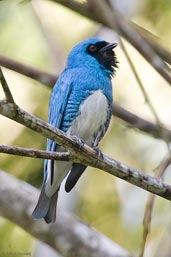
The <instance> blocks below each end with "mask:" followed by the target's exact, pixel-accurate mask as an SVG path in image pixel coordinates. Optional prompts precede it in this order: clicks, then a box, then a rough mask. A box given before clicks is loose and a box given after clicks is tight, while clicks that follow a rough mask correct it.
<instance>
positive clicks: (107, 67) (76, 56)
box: [67, 38, 118, 76]
mask: <svg viewBox="0 0 171 257" xmlns="http://www.w3.org/2000/svg"><path fill="white" fill-rule="evenodd" d="M116 46H117V44H116V43H112V44H110V43H108V42H106V41H104V40H101V39H98V38H89V39H86V40H84V41H82V42H80V43H78V44H77V45H75V46H74V47H73V48H72V49H71V51H70V53H69V55H68V59H67V68H76V67H90V68H100V69H102V70H104V71H105V72H106V73H107V74H108V75H109V76H111V75H113V73H114V71H115V68H117V63H118V62H117V58H116V55H115V52H114V51H113V48H115V47H116Z"/></svg>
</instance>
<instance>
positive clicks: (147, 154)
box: [0, 0, 171, 257]
mask: <svg viewBox="0 0 171 257" xmlns="http://www.w3.org/2000/svg"><path fill="white" fill-rule="evenodd" d="M113 2H115V1H113ZM116 2H117V6H118V8H120V10H121V11H123V12H124V13H125V15H127V16H128V17H129V18H131V19H132V20H133V21H134V22H136V23H138V24H139V25H141V26H142V27H144V28H146V29H148V30H150V31H151V32H152V33H154V34H155V35H156V36H158V37H160V38H161V36H162V44H163V45H164V46H165V47H167V48H168V49H169V48H170V50H171V46H170V45H169V44H168V42H171V33H170V24H171V2H170V0H165V1H163V0H145V1H142V2H143V4H142V3H140V2H141V1H138V0H131V1H129V0H123V1H119V3H118V1H116ZM116 2H115V4H116ZM125 10H127V11H126V12H125ZM93 35H99V36H100V37H102V38H104V39H105V40H108V41H117V40H118V39H117V36H116V35H115V34H114V33H113V32H111V31H109V30H106V29H102V28H101V27H100V26H99V25H98V24H95V23H94V22H91V21H90V20H88V19H86V18H84V17H82V16H80V15H78V14H76V13H74V12H73V11H71V10H69V9H67V8H64V7H62V6H61V5H58V4H56V3H53V2H51V1H45V0H44V1H38V0H37V1H33V2H31V1H19V0H18V1H17V0H6V1H5V0H4V1H0V38H1V39H0V55H4V56H7V57H10V58H12V59H15V60H17V61H20V62H23V63H24V64H28V65H31V66H33V67H35V68H39V69H42V70H44V71H46V72H49V73H52V74H55V75H58V74H59V72H60V71H61V70H62V69H63V67H64V64H65V59H66V56H67V53H68V51H69V50H70V48H71V47H72V46H73V44H75V43H77V42H78V41H80V40H82V39H84V38H86V37H89V36H93ZM125 45H126V48H127V50H128V53H129V54H130V56H131V58H132V61H133V63H134V64H135V67H136V68H137V71H138V74H139V76H140V78H141V80H142V82H143V84H144V86H145V88H146V90H147V91H148V94H149V97H150V99H151V101H152V103H153V106H154V108H155V110H156V112H157V114H158V116H159V117H160V120H161V122H162V123H163V124H166V125H167V126H168V128H170V127H171V120H170V117H171V104H170V102H171V90H170V87H169V86H168V85H167V83H166V82H165V81H164V80H163V79H162V78H161V77H160V76H159V75H158V74H157V73H156V71H154V69H153V68H152V67H151V66H150V65H149V64H148V63H147V62H146V61H145V60H144V59H143V58H142V57H141V56H140V55H139V54H138V53H137V52H136V51H135V49H133V48H132V47H131V46H130V45H128V44H127V43H126V44H125ZM116 53H117V56H118V60H119V69H118V71H117V74H116V77H115V78H114V79H113V92H114V101H116V102H118V103H119V104H120V105H122V106H123V107H125V108H126V109H128V110H130V111H132V112H134V113H135V114H137V115H140V116H141V117H143V118H145V119H147V120H151V121H154V122H155V119H154V117H153V115H152V114H151V112H150V110H149V107H148V103H147V102H146V101H145V100H144V98H143V95H142V93H141V90H140V88H139V87H138V85H137V83H136V80H135V78H134V75H133V73H132V71H131V68H130V67H129V65H128V63H127V60H126V59H125V56H124V54H123V52H122V50H121V49H120V47H117V49H116ZM3 72H4V74H5V77H6V79H7V81H8V84H9V86H10V89H11V91H12V93H13V96H14V99H15V101H16V103H17V104H18V105H20V106H21V107H22V108H23V109H25V110H27V111H28V112H30V113H33V114H35V115H37V116H38V117H40V118H42V119H44V120H47V109H48V101H49V95H50V88H49V87H48V86H47V85H43V84H40V83H39V82H36V81H34V80H32V79H29V78H27V77H25V76H22V75H20V74H19V73H16V72H13V71H10V70H8V69H5V68H3ZM0 96H1V98H2V97H3V92H2V90H1V89H0ZM0 142H1V143H4V144H10V145H16V146H23V147H31V148H38V149H44V148H45V144H46V140H45V139H44V138H43V137H41V136H39V135H38V134H36V133H33V132H32V131H31V130H29V129H27V128H24V127H22V126H21V125H19V124H17V123H15V122H12V121H11V120H8V119H7V118H4V117H0ZM100 148H101V149H102V151H104V152H105V153H106V154H108V155H110V156H111V157H113V158H115V159H117V160H119V161H121V162H124V163H126V164H128V165H130V166H132V167H135V168H138V169H141V170H143V171H144V172H148V173H149V174H153V171H154V169H155V168H156V167H157V166H158V165H159V163H160V162H161V160H162V159H163V157H164V156H165V155H166V154H167V152H168V149H167V146H166V144H165V143H164V142H163V141H161V140H157V139H153V138H151V137H149V136H148V135H144V134H142V133H140V132H137V131H135V130H133V129H131V128H129V127H127V126H126V124H125V123H124V122H123V121H121V120H119V119H118V118H115V117H113V119H112V122H111V125H110V128H109V130H108V133H107V135H106V136H105V138H104V139H103V140H102V143H101V145H100ZM0 169H2V170H5V171H6V172H9V173H12V174H14V175H15V176H17V177H18V178H21V179H23V180H25V181H27V182H29V183H31V184H32V185H34V186H37V187H40V185H41V182H42V176H43V161H42V160H39V159H31V158H24V157H15V156H9V155H3V154H1V156H0ZM170 171H171V170H170V168H168V169H167V172H166V173H165V179H166V181H167V182H171V176H170ZM146 199H147V193H146V192H145V191H143V190H141V189H139V188H137V187H135V186H133V185H130V184H128V183H126V182H124V181H121V180H119V179H115V178H114V177H113V176H110V175H108V174H106V173H104V172H102V171H99V170H95V169H93V168H87V170H86V172H85V174H84V176H83V177H82V178H81V180H80V182H79V183H78V185H77V187H76V188H75V189H74V190H73V192H72V193H71V194H66V193H65V192H64V190H63V189H62V190H61V193H60V199H59V207H61V208H65V209H67V210H68V211H71V212H75V213H76V214H77V215H78V216H79V217H80V218H81V219H82V220H83V221H84V222H86V223H88V224H90V225H92V226H94V227H95V228H97V229H98V230H99V231H101V232H102V233H104V234H105V235H107V236H108V237H110V238H111V239H112V240H114V241H115V242H117V243H118V244H120V245H121V246H123V247H124V248H126V249H128V251H130V252H131V253H138V252H139V251H140V247H141V242H142V229H143V226H142V221H143V214H144V209H145V204H146ZM170 213H171V206H170V203H169V201H166V200H163V199H161V198H158V197H157V198H156V201H155V206H154V211H153V218H152V229H151V234H150V237H149V240H148V242H147V247H146V254H145V256H149V257H152V256H160V257H161V256H162V257H165V256H166V257H167V256H170V255H158V254H157V253H158V252H159V251H158V249H159V248H160V250H161V247H163V251H162V253H164V249H166V242H167V240H164V242H165V244H163V243H162V242H163V238H165V237H167V239H168V238H169V237H170V233H168V230H169V229H170V224H171V223H170V222H171V220H170V219H171V215H170ZM168 242H169V240H168ZM168 244H169V243H168ZM167 246H168V245H167ZM36 247H37V246H36V243H35V240H34V238H32V237H31V236H29V235H28V234H27V233H26V232H24V231H23V230H21V229H20V228H18V227H16V226H15V225H14V224H11V223H10V222H9V221H7V220H5V219H3V218H1V219H0V250H1V252H4V253H5V252H6V253H7V252H10V251H13V252H16V253H17V252H18V256H21V252H23V253H24V252H27V253H29V254H30V255H31V256H38V252H39V251H35V249H36ZM39 247H40V245H39ZM169 249H170V248H169ZM19 253H20V254H19ZM4 256H8V255H4ZM15 256H17V255H15ZM43 256H44V257H46V254H45V252H44V255H43Z"/></svg>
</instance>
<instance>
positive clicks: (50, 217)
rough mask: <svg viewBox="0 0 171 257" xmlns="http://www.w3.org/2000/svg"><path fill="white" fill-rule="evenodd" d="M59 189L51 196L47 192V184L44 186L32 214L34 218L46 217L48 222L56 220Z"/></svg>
mask: <svg viewBox="0 0 171 257" xmlns="http://www.w3.org/2000/svg"><path fill="white" fill-rule="evenodd" d="M58 191H59V189H58V190H57V191H56V192H55V193H54V195H53V196H52V197H50V198H49V197H48V196H47V195H46V193H45V186H43V187H42V190H41V193H40V196H39V200H38V203H37V205H36V207H35V209H34V211H33V214H32V218H33V219H41V218H44V220H45V221H46V223H48V224H49V223H51V222H55V221H56V204H57V198H58Z"/></svg>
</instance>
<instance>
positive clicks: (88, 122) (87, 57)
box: [32, 37, 118, 224]
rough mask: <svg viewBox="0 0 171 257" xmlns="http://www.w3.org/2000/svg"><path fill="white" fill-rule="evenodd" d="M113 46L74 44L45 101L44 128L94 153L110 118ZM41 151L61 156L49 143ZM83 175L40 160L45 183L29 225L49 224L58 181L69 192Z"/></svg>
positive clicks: (75, 166)
mask: <svg viewBox="0 0 171 257" xmlns="http://www.w3.org/2000/svg"><path fill="white" fill-rule="evenodd" d="M116 46H117V43H109V42H107V41H105V40H103V39H100V38H96V37H91V38H88V39H85V40H83V41H81V42H80V43H78V44H76V45H75V46H74V47H73V48H72V49H71V51H70V52H69V54H68V57H67V61H66V66H65V68H64V70H63V72H62V73H61V74H60V76H59V77H58V79H57V82H56V83H55V85H54V87H53V89H52V92H51V95H50V100H49V110H48V123H49V124H50V125H52V126H54V127H56V128H59V129H60V130H62V131H64V132H65V133H66V134H67V135H70V136H73V137H76V138H77V139H79V140H81V142H84V143H85V144H87V145H89V146H90V147H94V148H96V149H98V144H99V142H100V140H101V139H102V138H103V136H104V134H105V133H106V131H107V129H108V127H109V123H110V119H111V114H112V102H113V94H112V82H111V79H112V77H113V76H114V75H115V71H116V68H117V67H118V65H117V64H118V61H117V57H116V54H115V52H114V50H113V49H114V48H115V47H116ZM46 150H47V151H52V152H55V151H57V152H64V151H66V149H65V148H64V147H63V146H60V145H58V144H57V143H56V142H54V141H52V140H51V139H47V147H46ZM99 151H100V150H99ZM85 169H86V166H85V165H83V164H81V163H72V162H63V161H62V162H60V161H54V160H47V159H46V160H44V179H43V183H42V188H41V193H40V196H39V199H38V203H37V205H36V207H35V209H34V211H33V213H32V217H33V219H41V218H44V220H45V222H46V223H48V224H49V223H54V222H55V221H56V206H57V198H58V192H59V189H60V186H61V183H62V181H63V180H64V178H65V177H67V179H66V183H65V190H66V192H70V191H71V190H72V188H73V187H74V186H75V184H76V183H77V181H78V179H79V178H80V176H81V175H82V174H83V172H84V171H85Z"/></svg>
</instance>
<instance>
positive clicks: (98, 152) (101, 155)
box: [93, 146, 103, 159]
mask: <svg viewBox="0 0 171 257" xmlns="http://www.w3.org/2000/svg"><path fill="white" fill-rule="evenodd" d="M93 149H94V151H95V152H96V153H97V155H98V159H100V158H101V159H103V153H102V151H101V150H100V149H99V148H98V146H93Z"/></svg>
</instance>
